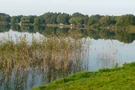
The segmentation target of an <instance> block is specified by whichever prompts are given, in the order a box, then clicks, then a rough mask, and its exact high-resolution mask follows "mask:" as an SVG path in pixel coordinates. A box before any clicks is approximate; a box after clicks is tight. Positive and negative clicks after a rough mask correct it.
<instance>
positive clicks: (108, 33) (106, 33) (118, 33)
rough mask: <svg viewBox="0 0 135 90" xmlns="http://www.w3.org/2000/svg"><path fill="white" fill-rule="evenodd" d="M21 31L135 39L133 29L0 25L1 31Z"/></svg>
mask: <svg viewBox="0 0 135 90" xmlns="http://www.w3.org/2000/svg"><path fill="white" fill-rule="evenodd" d="M10 28H11V29H12V30H15V31H19V32H30V33H36V32H39V33H40V34H42V35H44V36H46V37H47V36H66V37H67V36H71V37H72V38H82V37H91V38H94V39H111V40H118V41H120V42H124V43H132V42H133V41H134V40H135V31H133V30H132V31H131V30H91V29H76V28H59V27H47V26H33V25H22V26H19V25H16V24H13V25H11V26H10V25H7V24H6V25H3V24H2V26H1V25H0V31H1V32H2V31H7V30H10Z"/></svg>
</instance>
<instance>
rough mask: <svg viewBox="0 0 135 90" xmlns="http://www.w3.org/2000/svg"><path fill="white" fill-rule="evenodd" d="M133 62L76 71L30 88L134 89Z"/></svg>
mask: <svg viewBox="0 0 135 90" xmlns="http://www.w3.org/2000/svg"><path fill="white" fill-rule="evenodd" d="M134 71H135V62H132V63H127V64H126V63H125V64H124V65H123V66H122V67H118V66H116V67H114V68H112V69H109V68H103V69H99V70H98V71H97V72H78V73H75V74H73V75H70V76H69V77H67V78H61V79H58V80H55V81H53V82H52V83H50V84H47V85H45V86H38V87H36V88H33V89H32V90H128V89H129V90H134V88H135V72H134Z"/></svg>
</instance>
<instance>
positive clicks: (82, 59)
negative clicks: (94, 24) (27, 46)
mask: <svg viewBox="0 0 135 90" xmlns="http://www.w3.org/2000/svg"><path fill="white" fill-rule="evenodd" d="M3 31H4V30H3ZM54 36H57V37H61V36H62V37H64V38H66V39H67V37H68V38H70V39H72V40H71V41H77V42H81V45H82V46H81V49H79V48H76V49H74V51H69V53H68V54H69V57H66V56H65V54H64V53H61V52H60V53H58V54H56V53H53V52H50V51H49V54H48V52H44V53H42V54H43V56H45V55H46V54H47V55H46V57H47V59H45V60H42V58H41V57H42V54H41V55H40V51H36V50H35V51H36V53H38V55H37V56H40V57H38V58H37V57H36V58H37V60H41V61H37V60H36V62H34V64H33V62H32V61H31V62H30V63H32V64H29V65H27V66H26V64H27V63H26V64H25V65H24V66H23V65H22V66H21V65H20V64H17V63H22V62H23V63H25V62H24V61H21V62H16V64H15V65H13V67H12V68H10V67H8V68H7V67H4V66H2V65H4V63H5V62H2V57H3V56H4V55H5V54H6V53H8V55H10V54H12V53H10V52H12V51H10V50H9V52H3V51H1V53H0V55H1V56H0V60H1V61H0V90H30V89H31V88H33V87H36V86H39V85H45V84H48V83H50V82H52V81H54V80H56V79H58V78H62V77H67V76H68V75H70V74H73V73H76V72H80V71H97V70H98V69H100V68H112V67H114V66H116V65H118V66H122V65H123V64H124V63H129V62H134V61H135V55H134V53H135V48H134V46H135V41H134V40H135V34H134V33H129V32H127V31H106V30H99V31H98V30H97V31H95V30H74V29H69V28H46V29H45V30H39V32H37V31H34V30H23V31H22V30H16V29H14V30H13V29H10V30H9V31H5V32H0V41H1V42H0V44H2V43H4V42H5V41H7V40H8V39H9V40H12V41H14V42H15V43H17V42H18V41H19V38H20V37H25V38H26V41H27V42H28V43H32V42H31V41H32V39H33V38H34V39H35V40H36V41H40V40H41V39H42V38H52V37H54ZM71 41H70V42H71ZM41 42H42V40H41ZM39 43H40V42H39ZM54 44H55V42H54ZM74 45H75V44H74ZM78 47H80V46H78ZM48 48H49V47H48ZM82 48H83V49H82ZM55 54H56V55H55ZM21 55H22V57H23V54H21ZM34 55H36V54H34ZM54 55H55V56H54ZM11 56H12V57H13V58H8V59H7V60H11V61H12V62H14V61H13V60H14V58H16V56H14V54H13V55H11ZM4 58H5V57H4ZM24 58H25V57H24ZM31 58H32V59H36V58H34V56H31ZM50 58H51V59H50ZM24 60H25V59H24ZM7 66H8V65H7Z"/></svg>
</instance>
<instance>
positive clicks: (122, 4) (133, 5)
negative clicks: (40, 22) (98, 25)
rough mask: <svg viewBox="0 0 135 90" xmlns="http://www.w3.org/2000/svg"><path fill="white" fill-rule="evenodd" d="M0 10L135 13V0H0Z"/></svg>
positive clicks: (19, 11)
mask: <svg viewBox="0 0 135 90" xmlns="http://www.w3.org/2000/svg"><path fill="white" fill-rule="evenodd" d="M0 12H3V13H7V14H10V15H41V14H44V13H46V12H65V13H69V14H72V13H74V12H80V13H83V14H88V15H92V14H101V15H122V14H134V15H135V0H0Z"/></svg>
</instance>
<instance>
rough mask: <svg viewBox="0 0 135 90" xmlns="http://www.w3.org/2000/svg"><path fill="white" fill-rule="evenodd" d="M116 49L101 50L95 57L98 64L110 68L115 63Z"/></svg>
mask: <svg viewBox="0 0 135 90" xmlns="http://www.w3.org/2000/svg"><path fill="white" fill-rule="evenodd" d="M116 55H117V50H112V51H109V52H102V54H99V55H98V57H97V60H98V61H97V62H98V64H101V66H102V68H111V67H114V66H115V65H116V64H117V59H116Z"/></svg>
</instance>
